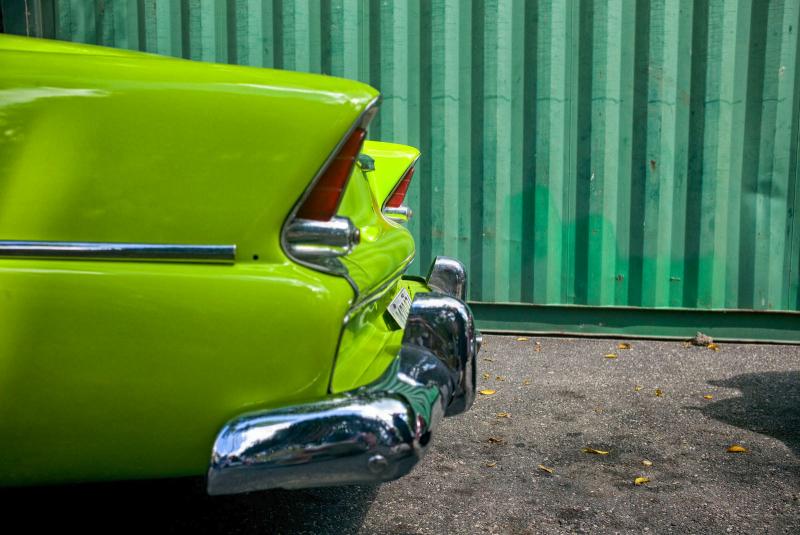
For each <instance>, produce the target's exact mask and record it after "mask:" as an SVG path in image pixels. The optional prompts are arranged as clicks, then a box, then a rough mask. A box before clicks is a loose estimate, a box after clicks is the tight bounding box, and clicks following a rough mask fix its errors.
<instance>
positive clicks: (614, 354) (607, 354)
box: [603, 353, 617, 359]
mask: <svg viewBox="0 0 800 535" xmlns="http://www.w3.org/2000/svg"><path fill="white" fill-rule="evenodd" d="M603 356H604V357H605V358H607V359H615V358H617V354H616V353H606V354H605V355H603Z"/></svg>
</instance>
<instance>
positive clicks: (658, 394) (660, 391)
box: [656, 388, 664, 398]
mask: <svg viewBox="0 0 800 535" xmlns="http://www.w3.org/2000/svg"><path fill="white" fill-rule="evenodd" d="M663 395H664V392H663V391H662V390H661V389H660V388H656V397H657V398H660V397H661V396H663Z"/></svg>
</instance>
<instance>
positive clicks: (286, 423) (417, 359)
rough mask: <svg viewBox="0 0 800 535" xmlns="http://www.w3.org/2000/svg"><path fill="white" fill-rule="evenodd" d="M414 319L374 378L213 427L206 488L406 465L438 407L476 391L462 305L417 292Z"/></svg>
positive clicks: (420, 448) (320, 478) (374, 472)
mask: <svg viewBox="0 0 800 535" xmlns="http://www.w3.org/2000/svg"><path fill="white" fill-rule="evenodd" d="M409 321H410V322H411V325H412V328H411V329H409V330H408V331H407V332H406V333H405V334H404V337H403V343H402V346H401V349H400V352H399V354H398V355H397V356H396V357H395V359H394V361H393V362H392V364H390V366H389V367H388V368H387V370H386V371H385V372H384V374H383V376H382V377H381V378H379V379H378V380H377V381H375V382H374V383H372V384H370V385H367V386H364V387H362V388H358V389H356V390H353V391H351V392H347V393H344V394H339V395H336V396H332V397H329V398H327V399H325V400H322V401H318V402H313V403H307V404H302V405H296V406H291V407H285V408H281V409H275V410H265V411H258V412H252V413H247V414H243V415H241V416H240V417H238V418H235V419H233V420H231V421H230V422H228V423H227V424H226V425H225V426H224V427H223V428H222V430H221V431H220V432H219V434H218V435H217V438H216V440H215V441H214V446H213V449H212V454H211V463H210V466H209V471H208V486H207V490H208V493H209V494H211V495H219V494H234V493H238V492H247V491H252V490H261V489H269V488H288V489H297V488H307V487H319V486H325V485H351V484H374V483H380V482H384V481H390V480H392V479H396V478H398V477H401V476H403V475H405V474H407V473H408V472H409V471H410V470H411V469H412V468H413V467H414V465H415V464H416V463H417V461H419V459H420V458H422V456H423V455H424V454H425V453H426V451H427V449H428V447H429V446H430V444H431V440H432V437H433V433H434V432H435V430H436V428H437V426H438V424H439V422H440V421H441V419H442V418H443V417H444V416H449V415H452V414H458V413H460V412H463V411H464V410H466V409H468V408H469V406H470V405H471V403H472V400H473V399H474V397H475V359H476V353H477V352H476V351H475V345H476V343H475V339H474V336H473V334H474V327H473V319H472V314H471V312H470V311H469V307H467V305H465V304H464V303H463V302H461V301H459V300H458V299H455V298H453V297H448V296H444V295H440V294H418V295H417V296H416V297H415V299H414V301H413V302H412V304H411V312H410V314H409Z"/></svg>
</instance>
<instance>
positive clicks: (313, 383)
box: [0, 35, 429, 485]
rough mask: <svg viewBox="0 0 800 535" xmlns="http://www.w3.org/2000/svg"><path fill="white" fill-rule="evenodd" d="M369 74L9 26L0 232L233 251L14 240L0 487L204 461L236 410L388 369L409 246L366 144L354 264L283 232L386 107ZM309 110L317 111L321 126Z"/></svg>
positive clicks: (6, 262)
mask: <svg viewBox="0 0 800 535" xmlns="http://www.w3.org/2000/svg"><path fill="white" fill-rule="evenodd" d="M377 96H378V94H377V92H376V91H375V90H374V89H373V88H371V87H369V86H366V85H364V84H360V83H358V82H353V81H348V80H341V79H337V78H332V77H326V76H317V75H308V74H299V73H292V72H286V71H277V70H269V69H255V68H246V67H239V66H229V65H213V64H201V63H195V62H190V61H185V60H179V59H173V58H163V57H160V56H153V55H149V54H141V53H136V52H128V51H120V50H114V49H106V48H102V47H94V46H88V45H77V44H67V43H58V42H53V41H45V40H36V39H25V38H17V37H10V36H3V35H0V241H2V240H22V241H33V242H36V243H45V244H47V243H53V242H91V243H100V242H103V243H105V242H108V243H121V242H125V243H133V244H167V245H220V246H235V248H236V249H235V257H234V258H233V259H232V262H231V263H230V264H227V265H225V264H210V263H209V264H206V263H202V262H200V263H176V262H158V263H156V262H145V261H138V262H137V261H135V259H130V258H128V259H117V260H111V261H103V260H98V259H89V258H82V259H64V258H13V257H8V256H2V255H0V439H2V443H3V446H2V450H1V451H0V485H23V484H39V483H55V482H69V481H87V480H108V479H130V478H152V477H172V476H185V475H198V474H202V473H204V472H205V470H206V468H207V466H208V463H209V454H210V452H211V446H212V443H213V442H214V438H215V436H216V434H217V432H218V431H219V430H220V429H221V428H222V427H223V425H224V424H225V422H227V421H229V420H231V419H233V418H235V417H236V416H237V415H239V414H243V413H247V412H250V411H259V410H271V409H276V408H282V407H286V406H291V405H295V404H298V405H299V404H308V403H313V402H317V401H319V400H323V401H324V400H325V399H327V398H328V397H329V396H331V394H334V393H340V392H345V391H348V390H352V389H354V388H358V387H360V386H362V385H366V384H368V383H372V382H374V381H375V380H376V379H378V378H379V377H381V376H382V375H383V374H384V373H385V372H386V371H387V369H388V367H389V365H390V364H391V363H392V362H396V360H397V356H398V351H399V349H400V342H401V340H402V337H403V330H402V329H400V328H399V326H397V325H396V324H394V323H393V320H391V319H390V318H389V317H388V316H387V314H386V312H385V310H386V306H387V304H388V303H389V301H391V299H392V298H393V297H394V295H395V294H396V293H397V292H398V291H399V290H400V289H401V288H406V289H407V290H408V291H409V292H410V294H411V295H412V296H413V295H416V294H417V293H422V292H428V291H429V289H428V287H427V286H426V285H425V283H424V281H419V280H415V279H411V278H404V279H401V277H402V275H403V273H404V271H405V270H406V268H407V266H408V264H409V263H410V262H411V260H412V259H413V257H414V242H413V239H412V237H411V234H410V233H409V232H408V230H407V229H406V228H405V227H403V225H401V224H400V223H398V222H397V221H394V220H392V219H389V218H387V217H384V215H383V214H382V211H381V208H382V206H383V203H384V202H385V198H386V196H387V195H388V194H390V193H391V190H392V189H393V188H394V186H395V185H396V184H397V182H398V181H399V180H400V178H401V177H402V176H403V173H404V172H405V170H406V169H407V168H408V166H409V165H410V164H411V163H413V161H415V160H416V158H417V157H418V155H419V152H418V151H417V150H416V149H413V148H411V147H404V146H401V145H395V144H381V143H377V142H367V143H366V145H365V147H364V151H365V152H367V153H368V154H371V155H372V156H373V158H374V159H375V162H376V166H377V167H376V170H375V171H364V170H362V169H361V168H360V167H359V166H356V167H355V168H354V170H353V172H352V174H351V177H350V180H349V183H348V185H347V187H346V190H345V192H344V196H343V198H342V202H341V204H340V207H339V211H338V215H339V216H346V217H349V218H350V219H351V220H352V221H353V222H354V224H355V225H356V226H357V227H358V229H359V230H360V236H361V239H360V243H358V245H356V246H355V247H354V248H353V250H352V251H351V252H350V253H349V254H348V255H346V256H344V257H342V258H341V260H342V263H343V264H344V265H345V266H346V268H347V270H348V272H349V275H348V277H349V278H348V277H343V276H336V275H333V274H330V273H326V272H325V271H324V269H323V268H319V269H317V268H314V267H307V266H306V265H300V264H299V263H297V262H295V261H293V260H292V259H291V258H290V257H289V256H288V255H287V254H286V252H285V251H284V249H283V244H282V242H281V233H282V230H283V229H284V228H285V227H286V223H287V221H290V220H291V217H292V214H293V213H294V210H295V208H296V207H297V206H298V202H299V200H300V199H301V198H302V197H303V195H304V194H305V192H307V191H308V189H309V187H311V185H312V183H313V181H314V178H315V177H317V176H319V174H320V172H321V171H322V170H323V169H324V165H325V164H326V162H327V161H329V159H330V157H331V155H332V154H333V153H334V151H335V150H336V147H337V146H339V144H340V142H341V140H342V139H343V138H344V136H346V135H347V133H348V132H349V131H350V130H351V129H352V128H353V127H354V125H355V124H357V122H358V121H359V120H360V119H361V118H362V117H363V116H364V114H365V113H366V110H367V109H368V108H369V107H370V106H372V105H374V103H375V102H376V99H377ZM309 125H313V128H310V127H309Z"/></svg>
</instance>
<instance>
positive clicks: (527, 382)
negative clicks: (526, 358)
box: [522, 379, 531, 385]
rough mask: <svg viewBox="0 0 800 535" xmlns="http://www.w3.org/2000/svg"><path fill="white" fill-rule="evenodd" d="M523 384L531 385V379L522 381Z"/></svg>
mask: <svg viewBox="0 0 800 535" xmlns="http://www.w3.org/2000/svg"><path fill="white" fill-rule="evenodd" d="M522 384H524V385H529V384H531V381H530V379H525V380H524V381H522Z"/></svg>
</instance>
